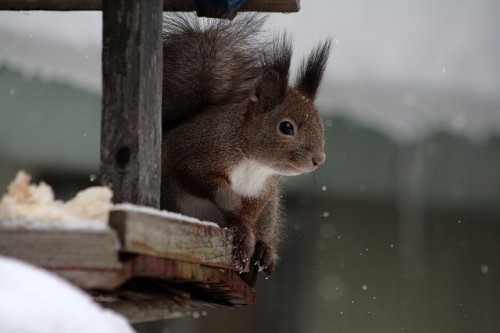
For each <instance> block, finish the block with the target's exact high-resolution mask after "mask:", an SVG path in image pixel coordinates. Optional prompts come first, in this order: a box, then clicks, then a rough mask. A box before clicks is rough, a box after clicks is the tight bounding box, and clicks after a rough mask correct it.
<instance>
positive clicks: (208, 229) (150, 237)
mask: <svg viewBox="0 0 500 333" xmlns="http://www.w3.org/2000/svg"><path fill="white" fill-rule="evenodd" d="M136 207H137V206H136ZM171 214H172V213H165V212H160V211H153V210H150V211H148V210H143V209H140V207H138V208H136V209H134V207H133V206H120V205H117V206H115V207H114V208H113V209H112V210H111V212H110V216H109V224H110V226H111V227H112V228H114V229H115V230H116V231H117V232H118V236H119V237H120V240H121V242H122V251H125V252H130V253H137V254H145V255H152V256H156V257H161V258H168V259H177V260H182V261H186V262H191V263H201V264H204V265H208V266H214V267H222V268H230V269H232V270H237V271H240V270H241V269H240V268H238V267H236V265H235V263H234V262H233V257H232V252H233V233H232V231H231V230H229V229H226V228H219V227H218V226H217V225H215V224H213V223H206V222H201V221H198V220H196V219H193V218H190V217H183V216H182V215H179V214H174V215H171ZM245 271H248V267H247V268H246V269H245Z"/></svg>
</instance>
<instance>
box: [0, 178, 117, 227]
mask: <svg viewBox="0 0 500 333" xmlns="http://www.w3.org/2000/svg"><path fill="white" fill-rule="evenodd" d="M30 180H31V177H30V176H29V175H28V174H27V173H26V172H24V171H19V172H18V173H17V175H16V178H15V179H14V180H13V181H12V183H10V185H9V187H8V189H9V191H8V192H7V193H6V194H5V195H4V196H3V197H2V199H1V200H0V220H16V219H17V220H19V219H22V220H50V221H76V220H92V221H99V222H102V224H104V225H105V224H106V223H107V220H108V213H109V210H110V209H111V206H112V204H111V197H112V196H113V193H112V192H111V190H110V189H109V188H107V187H90V188H87V189H85V190H83V191H80V192H78V193H77V194H76V196H75V197H74V198H73V199H71V200H70V201H68V202H62V201H59V200H54V192H53V191H52V188H51V187H50V186H49V185H47V184H45V183H44V182H41V183H40V184H39V185H30Z"/></svg>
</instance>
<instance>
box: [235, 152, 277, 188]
mask: <svg viewBox="0 0 500 333" xmlns="http://www.w3.org/2000/svg"><path fill="white" fill-rule="evenodd" d="M273 174H276V172H275V171H274V170H273V169H272V168H270V167H268V166H266V165H264V164H262V163H260V162H258V161H256V160H252V159H244V160H242V161H241V162H240V163H238V164H237V165H236V166H235V167H234V168H233V169H232V170H231V171H230V173H229V180H230V181H231V188H232V189H233V191H234V192H236V193H237V194H239V195H241V196H245V197H256V196H258V195H259V194H261V193H262V190H264V188H265V186H266V183H267V180H268V178H269V176H271V175H273Z"/></svg>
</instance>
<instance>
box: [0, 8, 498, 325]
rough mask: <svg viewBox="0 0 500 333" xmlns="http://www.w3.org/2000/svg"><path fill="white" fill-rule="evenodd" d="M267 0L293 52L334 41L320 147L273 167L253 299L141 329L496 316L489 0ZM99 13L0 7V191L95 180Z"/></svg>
mask: <svg viewBox="0 0 500 333" xmlns="http://www.w3.org/2000/svg"><path fill="white" fill-rule="evenodd" d="M301 3H302V9H301V11H300V12H299V13H297V14H272V15H271V17H270V28H271V29H273V30H276V29H277V30H282V29H286V30H288V31H290V32H291V34H292V35H293V36H294V43H295V55H294V57H295V58H294V67H295V66H296V65H297V63H298V61H299V60H300V58H301V56H303V55H306V54H307V52H308V51H309V50H310V49H311V48H312V47H313V46H314V45H315V44H316V43H317V42H318V41H321V40H322V39H324V38H326V37H327V36H334V37H335V39H336V43H335V46H334V50H333V54H332V57H331V59H330V62H329V64H328V70H327V74H326V76H325V79H324V82H323V86H322V90H321V93H320V97H319V98H318V100H317V105H318V108H319V109H320V111H321V113H322V114H323V116H324V121H325V125H326V136H327V147H326V149H327V163H326V165H325V166H324V167H322V168H320V169H319V170H318V171H316V172H315V173H314V174H311V175H305V176H301V177H295V178H293V179H289V180H288V181H287V183H286V190H285V196H284V200H285V203H286V209H285V220H286V223H285V229H284V233H285V237H284V241H283V243H282V246H281V257H282V260H281V263H280V265H279V267H278V269H277V272H276V273H275V274H274V275H273V276H272V277H271V278H270V279H268V280H265V279H263V278H261V279H260V280H259V281H258V284H257V303H256V304H255V305H253V306H249V307H246V308H240V309H236V310H208V311H200V312H193V313H192V315H191V316H189V317H186V318H182V319H176V320H170V321H163V322H157V323H153V324H148V325H138V326H137V329H138V330H139V331H140V332H144V333H152V332H161V333H167V332H170V333H173V332H214V331H215V332H229V331H238V332H270V331H272V332H311V333H312V332H318V333H319V332H496V331H497V330H498V327H500V259H499V255H500V61H499V59H500V43H499V42H498V41H499V36H500V3H499V2H498V1H495V0H490V1H488V0H484V1H473V0H399V1H395V0H378V1H372V0H314V1H307V0H302V2H301ZM101 28H102V25H101V14H100V13H97V12H81V13H74V12H63V13H52V12H0V189H1V190H0V192H1V193H3V192H4V191H5V190H6V186H7V184H8V182H9V181H10V180H11V179H12V178H13V177H14V175H15V172H16V171H17V170H18V169H20V168H22V169H25V170H27V171H28V172H30V173H31V174H33V175H34V176H35V179H36V180H44V181H46V182H48V183H49V184H51V185H52V186H54V187H55V189H56V195H57V196H58V197H59V198H67V197H69V196H71V195H72V194H74V193H75V192H76V191H77V190H80V189H82V188H84V187H87V186H89V185H92V184H94V183H95V178H96V177H95V176H96V175H97V172H98V163H99V136H100V128H99V127H100V89H101V86H100V85H101V74H100V52H101V48H100V44H101Z"/></svg>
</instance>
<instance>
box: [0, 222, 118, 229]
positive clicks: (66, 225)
mask: <svg viewBox="0 0 500 333" xmlns="http://www.w3.org/2000/svg"><path fill="white" fill-rule="evenodd" d="M0 226H2V227H3V228H10V229H29V230H65V231H73V230H74V231H108V230H111V228H110V227H109V226H108V225H107V224H103V223H99V222H96V221H89V220H63V221H53V220H41V219H15V220H3V219H0Z"/></svg>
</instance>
